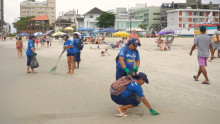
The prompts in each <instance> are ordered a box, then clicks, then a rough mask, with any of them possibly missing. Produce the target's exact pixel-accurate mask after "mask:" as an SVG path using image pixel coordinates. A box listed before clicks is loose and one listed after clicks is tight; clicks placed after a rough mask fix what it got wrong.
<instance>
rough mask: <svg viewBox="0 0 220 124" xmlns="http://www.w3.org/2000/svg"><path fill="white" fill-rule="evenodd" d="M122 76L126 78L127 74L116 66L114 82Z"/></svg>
mask: <svg viewBox="0 0 220 124" xmlns="http://www.w3.org/2000/svg"><path fill="white" fill-rule="evenodd" d="M123 76H127V73H126V72H125V70H124V69H123V70H122V69H121V68H120V67H118V65H117V66H116V80H118V79H120V78H121V77H123Z"/></svg>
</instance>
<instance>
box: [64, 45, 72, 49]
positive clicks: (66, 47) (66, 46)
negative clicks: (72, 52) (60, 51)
mask: <svg viewBox="0 0 220 124" xmlns="http://www.w3.org/2000/svg"><path fill="white" fill-rule="evenodd" d="M64 47H65V48H67V49H69V48H73V46H66V45H65V46H64Z"/></svg>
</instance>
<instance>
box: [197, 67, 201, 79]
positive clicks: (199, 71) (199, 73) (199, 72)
mask: <svg viewBox="0 0 220 124" xmlns="http://www.w3.org/2000/svg"><path fill="white" fill-rule="evenodd" d="M200 67H201V66H199V70H198V74H197V76H196V80H198V79H199V76H200V75H201V73H202V71H201V68H200Z"/></svg>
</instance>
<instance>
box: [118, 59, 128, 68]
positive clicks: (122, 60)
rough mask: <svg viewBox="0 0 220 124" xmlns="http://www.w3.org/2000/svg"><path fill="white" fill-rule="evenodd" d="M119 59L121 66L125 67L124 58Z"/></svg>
mask: <svg viewBox="0 0 220 124" xmlns="http://www.w3.org/2000/svg"><path fill="white" fill-rule="evenodd" d="M119 61H120V64H121V66H122V68H125V67H126V65H125V58H124V57H119Z"/></svg>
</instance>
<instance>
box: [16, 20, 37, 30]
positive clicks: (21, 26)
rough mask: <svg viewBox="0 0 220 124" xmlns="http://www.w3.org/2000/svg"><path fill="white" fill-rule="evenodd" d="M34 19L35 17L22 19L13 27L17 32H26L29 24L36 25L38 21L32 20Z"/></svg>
mask: <svg viewBox="0 0 220 124" xmlns="http://www.w3.org/2000/svg"><path fill="white" fill-rule="evenodd" d="M32 18H34V16H29V17H21V18H20V20H18V21H17V22H14V23H13V25H14V27H15V29H16V30H17V32H19V31H20V30H26V25H28V24H30V25H31V24H34V23H35V22H36V21H34V20H31V19H32Z"/></svg>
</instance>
